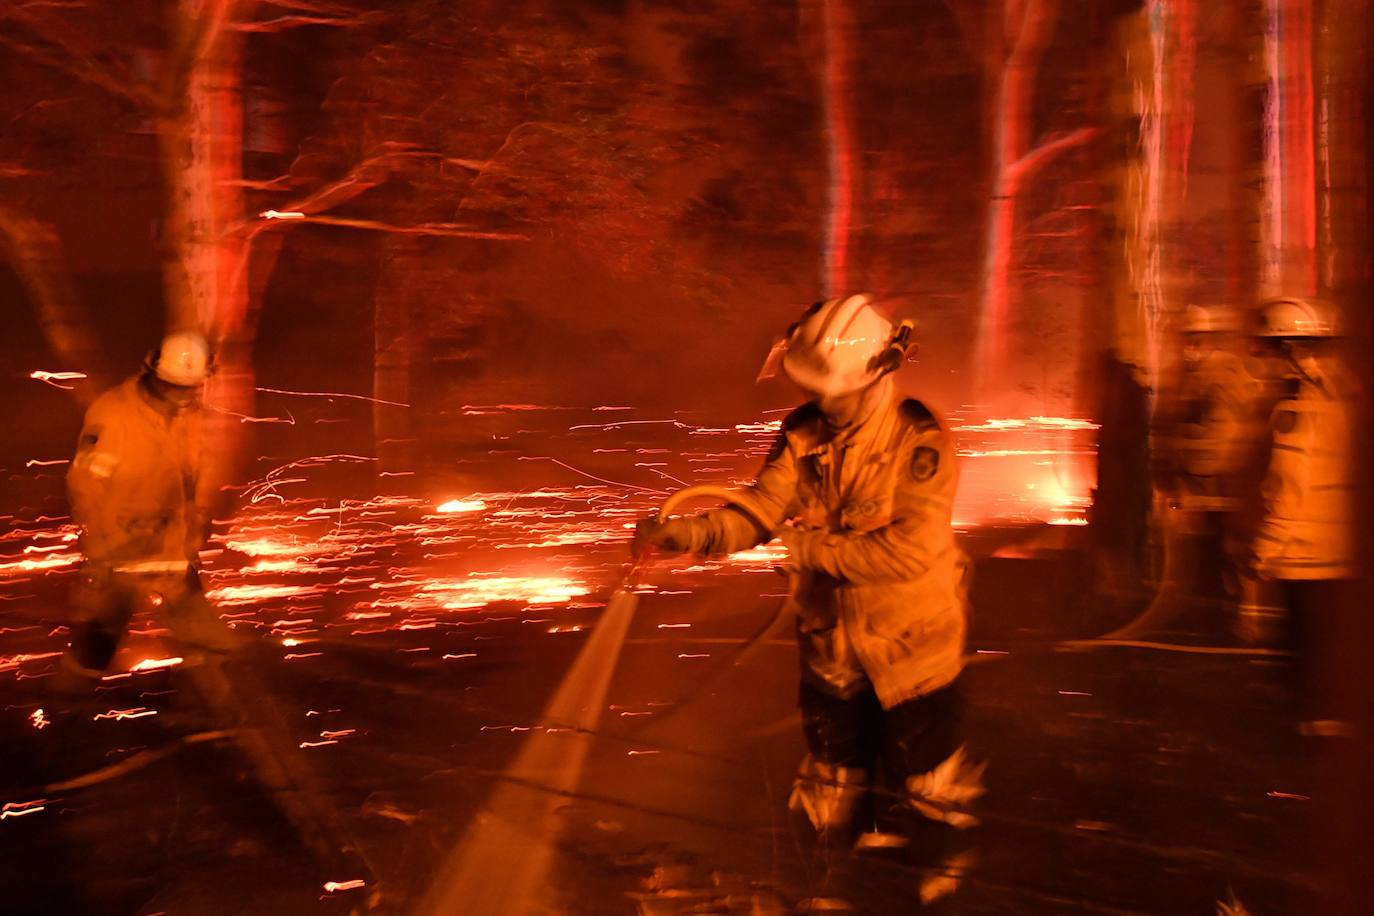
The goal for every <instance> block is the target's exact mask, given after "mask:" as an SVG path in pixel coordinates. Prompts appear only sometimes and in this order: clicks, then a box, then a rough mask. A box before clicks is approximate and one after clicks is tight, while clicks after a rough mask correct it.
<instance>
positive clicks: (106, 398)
mask: <svg viewBox="0 0 1374 916" xmlns="http://www.w3.org/2000/svg"><path fill="white" fill-rule="evenodd" d="M202 416H203V414H202V409H201V408H199V407H191V408H187V409H185V410H182V411H180V412H178V413H175V414H172V415H168V414H165V413H162V412H160V411H159V410H158V408H157V407H156V406H154V403H153V401H152V398H151V395H149V393H148V392H147V391H145V390H144V388H143V386H142V383H141V382H140V378H139V376H134V377H133V378H130V379H128V380H126V381H125V382H123V383H122V384H120V385H117V386H116V387H114V388H111V389H110V390H109V391H106V392H105V393H104V394H102V395H101V396H100V397H99V398H97V399H96V401H95V403H94V404H92V405H91V406H90V408H89V409H88V410H87V411H86V418H85V422H84V423H83V425H82V428H81V437H80V439H79V440H78V441H77V446H76V456H75V457H74V458H73V459H72V463H71V467H70V469H69V470H68V472H67V493H68V497H69V499H70V501H71V507H72V517H73V518H74V519H75V520H76V522H77V524H79V525H80V526H81V550H82V553H83V554H85V557H86V561H87V563H90V564H96V565H98V566H104V567H109V568H112V569H115V570H117V571H122V572H174V571H176V570H177V569H181V570H184V569H186V568H187V565H188V564H189V563H193V562H194V561H195V559H196V556H197V552H198V551H199V549H200V546H201V544H202V542H203V539H204V532H205V530H206V525H207V523H208V519H209V510H208V506H207V501H205V500H199V501H198V500H197V485H198V483H199V477H200V469H201V466H202V450H203V447H204V446H203V442H204V439H203V420H202Z"/></svg>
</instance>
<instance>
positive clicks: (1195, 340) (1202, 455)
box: [1157, 305, 1273, 609]
mask: <svg viewBox="0 0 1374 916" xmlns="http://www.w3.org/2000/svg"><path fill="white" fill-rule="evenodd" d="M1241 329H1242V324H1241V316H1240V314H1239V313H1237V312H1236V311H1235V310H1233V309H1231V308H1229V307H1226V306H1219V305H1214V306H1199V305H1191V306H1189V307H1188V309H1187V310H1186V312H1185V313H1184V317H1183V323H1182V327H1181V328H1180V330H1181V332H1182V336H1183V348H1182V360H1181V363H1180V367H1179V375H1178V382H1177V388H1176V390H1175V392H1174V396H1173V397H1172V398H1171V399H1170V401H1171V409H1169V410H1165V411H1161V413H1162V414H1163V418H1162V419H1163V422H1162V423H1161V424H1160V434H1159V437H1158V440H1159V441H1158V446H1159V447H1158V449H1157V452H1158V454H1159V455H1160V457H1161V464H1162V470H1161V473H1160V476H1161V477H1162V480H1161V486H1162V489H1163V491H1164V494H1165V501H1166V506H1165V513H1166V514H1165V519H1166V521H1165V525H1166V532H1165V537H1166V538H1167V539H1168V540H1167V542H1166V545H1165V550H1166V556H1165V571H1164V578H1165V580H1166V582H1165V587H1167V588H1170V589H1173V590H1175V591H1176V596H1175V600H1176V601H1177V602H1178V604H1179V606H1180V607H1179V609H1181V607H1182V605H1183V603H1185V602H1186V600H1187V599H1189V598H1195V597H1196V595H1195V594H1193V593H1194V592H1195V591H1196V589H1197V588H1198V587H1199V586H1202V585H1204V584H1205V583H1203V582H1201V581H1200V579H1201V571H1202V563H1203V560H1204V559H1206V558H1209V557H1219V558H1220V559H1221V561H1222V569H1221V573H1222V575H1221V578H1222V584H1223V585H1224V586H1225V590H1226V593H1227V594H1229V595H1230V596H1232V597H1233V598H1238V597H1239V594H1240V588H1241V585H1240V582H1241V572H1242V567H1243V561H1244V557H1245V555H1246V553H1247V551H1248V549H1249V543H1250V539H1251V537H1252V535H1253V521H1254V512H1253V511H1247V503H1248V502H1249V501H1248V500H1247V498H1246V494H1248V493H1253V492H1254V490H1255V488H1256V487H1257V486H1258V484H1259V479H1260V475H1261V474H1262V471H1263V460H1264V457H1263V456H1264V448H1265V428H1266V423H1267V420H1268V415H1269V410H1270V408H1271V407H1272V404H1273V400H1272V396H1270V395H1268V393H1267V387H1268V386H1266V384H1265V383H1264V382H1263V381H1262V380H1261V379H1259V378H1257V377H1256V376H1255V374H1254V373H1253V372H1252V371H1251V367H1250V366H1249V365H1248V364H1247V361H1246V360H1245V358H1244V357H1243V356H1242V355H1241V353H1240V352H1239V346H1238V345H1239V342H1240V334H1241Z"/></svg>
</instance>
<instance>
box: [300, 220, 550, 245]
mask: <svg viewBox="0 0 1374 916" xmlns="http://www.w3.org/2000/svg"><path fill="white" fill-rule="evenodd" d="M292 222H304V223H308V224H314V225H321V226H344V227H346V228H350V229H368V230H371V231H374V232H394V233H398V234H401V235H439V236H449V237H451V238H463V239H496V240H498V241H527V240H528V239H529V236H527V235H522V234H520V233H518V232H485V231H482V230H479V229H470V228H468V227H467V226H464V225H462V224H461V223H419V224H417V225H414V226H400V225H395V224H393V223H384V222H382V221H381V220H375V219H354V218H351V217H346V216H311V217H306V218H305V219H297V220H292Z"/></svg>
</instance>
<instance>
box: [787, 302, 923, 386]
mask: <svg viewBox="0 0 1374 916" xmlns="http://www.w3.org/2000/svg"><path fill="white" fill-rule="evenodd" d="M911 327H912V326H911V324H910V323H909V322H903V323H902V325H901V326H900V327H899V328H893V326H892V322H891V321H889V320H888V319H887V318H885V317H883V315H882V314H881V313H880V312H879V311H878V310H877V309H876V308H875V307H874V306H873V302H872V300H871V299H870V298H869V297H868V296H867V295H865V294H862V293H861V294H858V295H854V296H847V297H844V298H839V299H829V300H826V301H825V302H818V303H817V304H815V305H813V306H812V307H811V308H810V309H808V310H807V311H806V313H805V314H803V315H802V317H801V319H800V320H799V321H798V322H797V323H796V324H794V325H792V327H791V328H789V329H788V332H787V336H786V338H785V339H784V340H783V341H781V342H780V344H779V347H775V348H774V353H773V354H771V355H770V359H769V362H770V363H773V362H775V361H776V357H777V355H778V351H779V349H780V350H781V361H782V371H783V372H784V373H786V375H787V377H788V378H790V379H791V380H792V381H793V382H796V383H797V384H798V385H800V386H801V387H802V388H805V389H806V390H807V391H811V392H814V393H816V394H818V395H821V396H833V395H841V394H849V393H851V392H854V391H859V390H860V389H863V388H866V387H867V386H869V385H871V384H872V383H873V382H876V381H877V380H878V379H880V378H882V376H883V375H885V374H886V373H887V372H890V371H891V370H893V369H895V368H896V367H897V366H898V365H899V364H900V363H901V359H902V356H903V355H905V353H906V352H907V348H908V343H907V340H908V337H909V336H910V334H911ZM767 371H768V370H767V367H765V373H766V372H767Z"/></svg>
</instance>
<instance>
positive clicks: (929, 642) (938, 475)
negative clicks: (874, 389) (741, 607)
mask: <svg viewBox="0 0 1374 916" xmlns="http://www.w3.org/2000/svg"><path fill="white" fill-rule="evenodd" d="M957 481H958V471H957V466H956V460H955V452H954V444H953V442H952V439H951V437H950V435H949V434H948V433H947V432H946V431H945V429H944V428H943V427H942V425H941V423H940V421H939V420H938V419H936V418H935V416H934V415H932V414H931V412H930V411H929V410H927V409H926V407H925V406H924V405H923V404H921V403H920V402H919V401H915V400H897V399H893V400H891V401H889V402H887V403H886V404H884V405H883V406H881V407H879V408H878V410H877V411H875V412H874V414H873V415H872V416H870V417H869V418H868V419H867V420H865V421H864V423H863V424H862V425H861V426H860V427H859V428H858V429H856V430H854V431H853V432H852V433H851V434H849V435H847V436H845V437H844V438H843V439H834V440H832V438H831V434H830V432H829V431H828V427H827V426H826V423H825V419H824V417H823V416H822V414H821V412H820V411H819V410H818V409H817V408H816V407H815V406H814V405H813V404H808V405H806V406H803V407H801V408H799V409H798V410H796V411H794V412H793V413H792V414H791V415H789V416H788V417H787V419H786V420H784V421H783V424H782V430H781V433H780V434H779V436H778V439H777V441H776V442H775V444H774V446H773V449H772V452H771V453H770V454H769V457H768V460H767V463H766V464H765V465H764V467H763V470H762V471H761V472H760V473H759V476H758V479H757V480H756V481H755V482H754V484H753V485H752V486H751V487H749V488H748V489H747V490H745V491H743V493H742V494H741V498H742V499H745V500H747V501H748V502H749V504H750V505H752V506H754V507H756V508H757V509H758V510H759V512H760V514H761V515H762V516H763V517H764V518H766V520H767V521H768V522H769V524H770V526H771V527H772V528H774V529H777V528H778V526H780V525H782V523H783V522H785V521H791V522H792V523H793V527H788V528H782V529H781V533H780V537H781V538H782V540H783V542H784V543H785V544H786V545H787V547H788V550H789V553H790V557H791V562H792V565H793V566H794V572H793V576H792V589H791V596H790V599H789V600H790V601H791V602H792V603H793V606H794V609H795V611H796V613H797V635H798V639H799V642H800V645H801V654H802V672H803V677H805V678H807V679H808V680H809V681H810V682H811V683H813V684H815V685H816V686H817V687H819V688H821V689H822V690H825V691H827V692H829V693H832V694H834V695H837V696H840V697H849V696H853V695H854V694H856V693H858V692H859V691H861V690H863V689H864V688H866V687H867V686H868V685H869V684H871V685H872V686H873V689H874V690H875V691H876V693H877V695H878V698H879V700H880V701H881V702H882V704H883V706H884V707H885V708H890V707H892V706H894V705H895V704H897V703H900V702H902V701H903V700H908V699H912V698H915V697H918V696H922V695H924V694H927V693H930V692H932V691H934V690H937V689H939V688H940V687H943V686H945V685H946V684H948V683H950V682H951V681H953V680H954V678H955V677H956V676H957V675H958V674H959V671H960V669H961V666H962V656H963V650H964V631H965V616H966V614H965V588H964V572H965V566H966V560H965V557H964V555H963V553H962V551H961V550H960V549H959V548H958V546H957V545H956V543H955V540H954V533H953V530H952V528H951V511H952V508H951V507H952V504H953V501H954V490H955V485H956V483H957ZM685 523H686V524H687V525H688V526H689V531H690V540H691V542H692V545H691V546H692V549H693V550H694V551H697V552H702V553H716V554H720V553H731V552H734V551H737V550H743V549H746V548H748V547H751V546H754V545H755V544H757V543H759V542H760V541H763V540H766V539H767V538H768V537H769V535H768V533H767V532H763V531H760V530H759V529H758V527H757V526H756V525H755V524H754V523H752V522H750V521H748V520H747V518H746V517H745V516H744V515H743V514H742V513H740V512H739V511H737V510H734V509H731V508H729V507H726V508H722V509H717V510H714V511H712V512H707V513H705V514H703V515H700V516H697V517H696V518H694V519H689V520H685Z"/></svg>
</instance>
